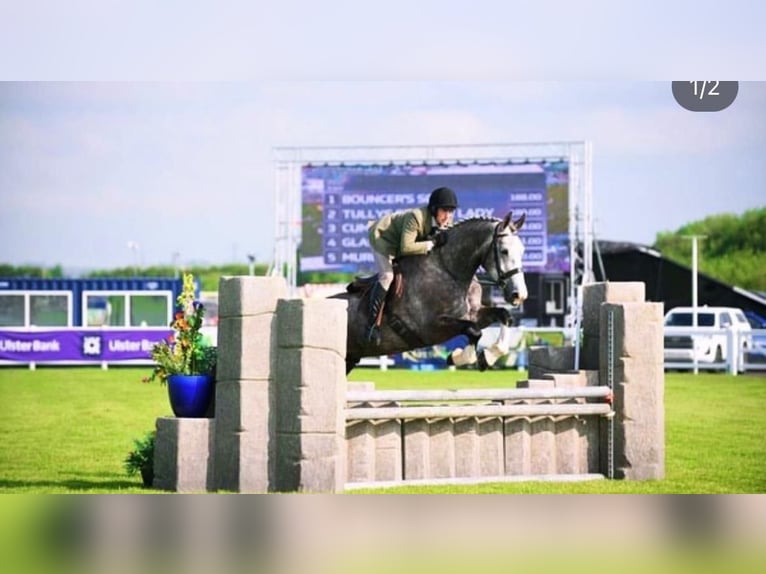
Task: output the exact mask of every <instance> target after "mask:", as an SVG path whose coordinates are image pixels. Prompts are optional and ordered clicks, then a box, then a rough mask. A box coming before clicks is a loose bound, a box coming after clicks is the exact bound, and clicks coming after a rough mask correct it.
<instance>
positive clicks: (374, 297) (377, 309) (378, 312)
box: [367, 282, 388, 347]
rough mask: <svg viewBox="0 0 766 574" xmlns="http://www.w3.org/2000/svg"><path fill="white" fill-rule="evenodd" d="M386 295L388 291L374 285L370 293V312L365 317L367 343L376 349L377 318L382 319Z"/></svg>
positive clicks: (378, 340)
mask: <svg viewBox="0 0 766 574" xmlns="http://www.w3.org/2000/svg"><path fill="white" fill-rule="evenodd" d="M387 293H388V291H387V290H386V289H385V288H384V287H383V285H381V284H380V282H376V283H375V285H374V286H373V288H372V293H370V310H369V315H368V316H367V342H368V343H372V344H373V345H374V346H376V347H377V346H378V345H380V323H379V321H378V318H379V317H382V314H383V306H384V304H385V301H386V294H387Z"/></svg>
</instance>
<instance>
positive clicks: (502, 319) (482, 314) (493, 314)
mask: <svg viewBox="0 0 766 574" xmlns="http://www.w3.org/2000/svg"><path fill="white" fill-rule="evenodd" d="M493 323H500V324H501V325H506V326H508V327H510V326H511V325H512V324H513V317H512V316H511V312H510V311H508V309H506V308H505V307H481V308H480V309H479V310H478V311H477V312H476V324H477V325H478V326H479V328H480V329H483V328H484V327H489V326H490V325H492V324H493Z"/></svg>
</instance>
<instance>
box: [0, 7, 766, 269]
mask: <svg viewBox="0 0 766 574" xmlns="http://www.w3.org/2000/svg"><path fill="white" fill-rule="evenodd" d="M205 4H206V3H204V2H203V3H200V6H204V5H205ZM251 4H252V3H247V4H242V3H239V2H224V3H223V4H221V3H219V6H223V5H225V6H226V8H227V10H205V9H204V8H203V7H198V6H197V5H194V6H191V5H189V4H188V3H178V2H173V1H169V2H163V3H161V4H160V5H157V4H156V3H155V4H154V5H152V10H153V12H152V13H151V18H146V17H144V14H142V13H141V11H140V9H141V7H142V6H143V5H144V3H143V2H140V1H139V2H131V3H127V2H123V1H120V0H109V1H105V2H99V3H90V2H87V1H85V0H73V2H72V3H68V4H67V6H68V7H69V8H68V9H67V10H65V9H64V8H62V7H61V6H59V5H58V4H55V5H54V6H48V3H43V2H39V1H38V0H30V1H29V2H25V3H12V4H11V5H9V6H8V7H4V9H3V10H4V15H3V18H2V19H0V79H2V80H4V81H2V82H0V263H10V264H13V265H21V264H37V265H46V266H47V265H56V264H60V265H63V266H64V267H65V269H72V270H77V269H92V268H113V267H126V266H132V265H135V264H140V265H142V266H143V265H153V264H172V263H174V262H177V263H180V264H181V265H184V264H192V263H202V264H205V263H207V264H218V263H228V262H246V256H247V255H248V254H254V255H255V256H256V260H257V261H258V262H260V263H269V262H270V261H271V260H272V257H273V248H274V233H275V225H274V219H275V214H274V211H275V197H274V196H275V173H274V167H275V164H274V158H275V154H274V148H276V147H280V146H290V147H303V146H352V147H353V146H359V147H362V146H376V145H378V146H407V145H429V146H438V145H455V144H460V145H471V144H513V143H517V142H540V143H544V142H551V141H556V142H558V141H576V142H579V141H588V142H590V143H591V144H592V149H593V171H592V173H593V216H594V226H595V233H596V237H597V238H600V239H609V240H619V241H634V242H638V243H644V244H651V243H652V242H653V241H654V239H655V237H656V235H657V233H659V232H662V231H672V230H675V229H677V228H679V227H680V226H682V225H684V224H686V223H688V222H691V221H694V220H698V219H702V218H704V217H706V216H709V215H714V214H718V213H742V212H743V211H745V210H746V209H751V208H756V207H763V206H764V205H766V184H765V183H764V177H763V175H762V171H763V170H762V166H763V163H764V160H763V158H764V157H766V82H764V81H762V80H766V78H764V77H763V75H764V74H763V70H766V66H763V65H762V64H763V63H764V62H766V42H764V41H763V40H762V39H761V38H762V33H761V31H760V30H759V29H758V26H759V25H758V24H757V23H758V22H762V21H763V18H762V16H766V14H764V12H766V9H764V8H763V7H761V6H760V5H759V6H757V7H753V5H752V3H749V6H748V3H744V2H739V1H734V2H733V3H730V4H728V5H727V6H728V7H729V8H728V9H727V10H721V8H720V6H721V5H720V3H713V2H706V1H698V2H694V3H691V2H678V3H674V4H673V7H669V6H665V7H664V8H663V12H662V14H663V18H657V12H656V11H655V10H654V7H653V5H652V3H649V4H648V5H646V6H644V5H642V6H638V7H632V8H630V10H629V11H626V10H625V9H623V8H617V7H616V6H617V4H614V3H611V2H600V1H597V0H594V1H585V2H583V3H579V4H577V7H578V8H577V9H574V8H572V6H570V5H566V6H564V7H561V6H560V5H558V4H556V6H557V8H556V11H555V13H556V15H557V16H558V17H557V18H552V17H550V16H551V12H550V10H551V6H550V4H551V3H549V2H540V3H536V4H535V7H526V8H525V12H523V13H522V12H521V11H520V10H519V9H518V7H517V6H513V3H508V2H504V3H498V2H484V1H479V2H476V3H471V4H466V3H460V2H453V1H450V0H445V1H443V2H439V3H434V2H431V1H430V0H429V1H425V2H415V3H412V2H408V3H402V2H399V1H398V0H392V1H391V2H390V3H388V4H387V5H386V6H387V8H386V10H375V9H374V8H371V7H369V6H367V5H366V3H350V2H343V1H340V0H328V3H327V4H324V3H323V4H322V8H321V9H320V8H318V7H317V6H318V4H316V3H309V4H308V5H304V4H301V3H298V2H293V1H285V2H282V3H279V6H272V7H264V6H259V7H254V6H252V5H251ZM258 4H259V5H261V4H266V3H258ZM740 4H742V6H740ZM43 5H45V7H46V9H45V10H42V9H41V8H42V6H43ZM147 6H148V5H147ZM745 7H747V10H748V12H747V13H748V14H749V15H750V17H748V18H742V14H743V12H742V11H741V9H740V8H742V9H744V8H745ZM75 8H78V9H79V10H80V11H81V12H82V11H83V10H88V12H87V13H88V14H89V17H88V18H87V19H83V18H72V14H73V13H75ZM587 9H592V11H591V12H590V14H587ZM83 13H84V12H83ZM490 14H491V15H492V17H491V18H489V17H487V16H488V15H490ZM403 15H406V16H407V17H406V18H404V17H402V16H403ZM584 16H585V17H584ZM371 22H372V23H373V24H371ZM423 22H427V25H423ZM530 22H536V23H540V22H542V23H543V24H544V25H543V26H530V25H528V24H529V23H530ZM615 22H617V23H618V24H619V25H614V23H615ZM679 22H681V23H682V25H679V24H678V23H679ZM64 23H67V24H68V25H63V24H64ZM171 23H172V28H171V26H170V24H171ZM525 23H526V24H525ZM650 25H651V26H652V30H651V33H649V34H648V35H646V33H647V30H646V28H647V27H648V26H650ZM178 30H183V32H181V33H179V32H178ZM701 38H704V39H705V41H704V42H703V41H701ZM554 40H555V41H554ZM648 40H651V41H648ZM669 45H672V46H673V49H668V46H669ZM700 62H702V64H703V65H702V66H701V67H700V66H699V65H700ZM759 62H760V64H759ZM679 70H680V71H679ZM754 70H755V71H754ZM681 72H683V73H681ZM694 73H698V74H699V75H698V76H696V77H724V78H726V79H729V80H738V81H740V84H739V92H738V95H737V98H736V100H735V101H734V103H733V104H732V105H731V106H730V107H729V108H727V109H726V110H723V111H721V112H716V113H694V112H689V111H687V110H684V109H682V108H681V107H680V106H679V105H678V104H677V103H676V102H675V100H674V99H673V96H672V92H671V80H672V79H678V78H682V79H683V78H688V77H695V76H694V75H693V74H694ZM759 73H760V74H761V76H760V77H759V76H758V74H759ZM706 74H707V75H706ZM711 74H713V75H711ZM715 74H717V75H715ZM748 80H760V81H748ZM456 191H458V193H459V191H460V190H456Z"/></svg>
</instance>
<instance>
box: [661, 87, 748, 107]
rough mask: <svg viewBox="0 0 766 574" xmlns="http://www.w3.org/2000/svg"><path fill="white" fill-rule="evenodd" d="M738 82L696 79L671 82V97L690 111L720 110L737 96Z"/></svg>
mask: <svg viewBox="0 0 766 574" xmlns="http://www.w3.org/2000/svg"><path fill="white" fill-rule="evenodd" d="M738 91H739V82H720V81H718V80H712V81H711V80H697V81H694V82H673V97H674V98H675V99H676V101H677V102H678V104H679V105H680V106H681V107H682V108H684V109H687V110H689V111H690V112H720V111H721V110H725V109H726V108H728V107H729V106H730V105H731V104H732V102H733V101H734V100H735V99H736V97H737V92H738Z"/></svg>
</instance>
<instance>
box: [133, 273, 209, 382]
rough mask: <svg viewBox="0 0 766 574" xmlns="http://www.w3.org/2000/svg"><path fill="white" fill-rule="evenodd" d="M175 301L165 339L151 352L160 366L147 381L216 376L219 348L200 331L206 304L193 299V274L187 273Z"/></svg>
mask: <svg viewBox="0 0 766 574" xmlns="http://www.w3.org/2000/svg"><path fill="white" fill-rule="evenodd" d="M176 302H177V303H178V307H179V308H180V309H181V310H180V311H178V312H177V313H176V314H175V317H174V319H173V322H172V323H170V327H171V328H172V329H173V333H171V334H170V335H169V336H168V338H167V339H166V340H163V341H160V342H159V343H155V345H154V347H153V348H152V351H151V355H152V359H154V360H155V361H156V363H157V365H156V366H155V367H154V370H153V371H152V374H151V375H150V376H149V377H146V378H144V382H147V383H148V382H151V381H154V380H155V379H159V380H160V382H161V383H166V382H167V380H168V377H170V376H172V375H214V374H215V366H216V361H217V358H218V353H217V351H218V349H217V348H216V347H212V346H209V345H205V344H204V342H203V339H202V333H200V327H202V319H203V317H204V316H205V307H204V306H203V305H202V303H200V302H199V301H196V300H195V299H194V277H193V276H192V275H191V274H190V273H186V274H184V280H183V289H182V290H181V294H180V295H179V296H178V298H177V300H176Z"/></svg>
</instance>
